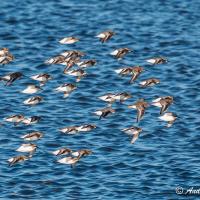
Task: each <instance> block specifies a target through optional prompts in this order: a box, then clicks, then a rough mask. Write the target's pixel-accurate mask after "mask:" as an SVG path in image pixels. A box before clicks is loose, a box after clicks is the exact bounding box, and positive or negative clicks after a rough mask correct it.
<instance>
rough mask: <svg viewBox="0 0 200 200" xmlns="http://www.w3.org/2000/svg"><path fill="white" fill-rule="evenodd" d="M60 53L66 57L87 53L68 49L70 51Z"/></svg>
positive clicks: (80, 55)
mask: <svg viewBox="0 0 200 200" xmlns="http://www.w3.org/2000/svg"><path fill="white" fill-rule="evenodd" d="M60 55H61V56H64V57H65V58H70V57H82V56H84V55H85V53H83V52H82V51H78V50H68V51H64V52H62V53H61V54H60Z"/></svg>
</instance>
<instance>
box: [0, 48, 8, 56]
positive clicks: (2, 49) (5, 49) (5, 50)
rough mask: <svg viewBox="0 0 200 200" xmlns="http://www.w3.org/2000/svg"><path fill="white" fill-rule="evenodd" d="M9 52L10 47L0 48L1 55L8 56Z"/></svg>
mask: <svg viewBox="0 0 200 200" xmlns="http://www.w3.org/2000/svg"><path fill="white" fill-rule="evenodd" d="M8 53H9V49H8V48H5V47H3V48H1V49H0V56H6V55H8Z"/></svg>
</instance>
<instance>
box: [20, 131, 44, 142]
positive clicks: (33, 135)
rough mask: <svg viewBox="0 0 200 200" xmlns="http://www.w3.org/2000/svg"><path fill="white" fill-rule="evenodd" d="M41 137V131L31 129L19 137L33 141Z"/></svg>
mask: <svg viewBox="0 0 200 200" xmlns="http://www.w3.org/2000/svg"><path fill="white" fill-rule="evenodd" d="M42 137H43V133H41V132H39V131H33V132H31V133H28V134H26V135H23V136H21V138H22V139H24V140H25V141H35V140H39V139H41V138H42Z"/></svg>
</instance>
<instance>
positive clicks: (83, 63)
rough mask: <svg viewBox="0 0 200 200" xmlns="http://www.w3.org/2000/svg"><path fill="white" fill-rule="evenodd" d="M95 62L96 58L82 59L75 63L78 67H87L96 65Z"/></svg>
mask: <svg viewBox="0 0 200 200" xmlns="http://www.w3.org/2000/svg"><path fill="white" fill-rule="evenodd" d="M96 63H97V62H96V60H84V61H81V62H78V63H77V65H78V66H79V67H80V68H87V67H91V66H94V65H96Z"/></svg>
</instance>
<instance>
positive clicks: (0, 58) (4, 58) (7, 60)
mask: <svg viewBox="0 0 200 200" xmlns="http://www.w3.org/2000/svg"><path fill="white" fill-rule="evenodd" d="M13 60H14V56H13V55H11V54H8V55H4V56H0V64H1V65H6V64H8V63H10V62H11V61H13Z"/></svg>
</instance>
